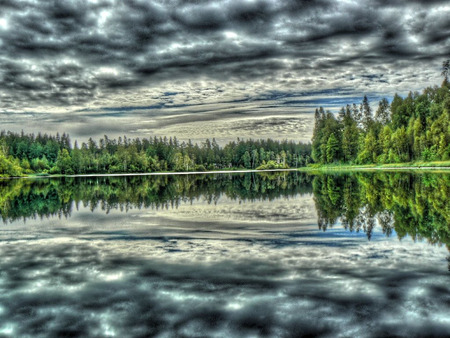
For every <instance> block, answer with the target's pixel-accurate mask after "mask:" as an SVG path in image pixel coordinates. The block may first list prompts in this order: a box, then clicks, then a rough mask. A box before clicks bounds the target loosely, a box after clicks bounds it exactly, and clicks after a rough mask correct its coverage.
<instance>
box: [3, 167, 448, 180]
mask: <svg viewBox="0 0 450 338" xmlns="http://www.w3.org/2000/svg"><path fill="white" fill-rule="evenodd" d="M372 170H382V171H402V170H405V171H410V170H414V171H427V170H432V171H436V170H442V171H445V172H447V171H450V165H448V166H426V165H416V166H414V165H405V166H402V165H395V166H394V165H378V166H377V165H367V166H364V165H341V166H339V165H335V166H333V165H320V166H314V165H313V166H308V167H300V168H288V169H266V170H258V169H236V170H210V171H180V172H171V171H164V172H149V173H115V174H101V173H98V174H76V175H42V174H41V175H39V174H37V175H34V174H33V175H28V176H22V177H0V179H2V178H3V179H8V178H48V177H55V178H56V177H107V176H111V177H120V176H161V175H210V174H245V173H270V172H327V171H333V172H338V171H372Z"/></svg>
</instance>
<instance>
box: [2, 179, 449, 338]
mask: <svg viewBox="0 0 450 338" xmlns="http://www.w3.org/2000/svg"><path fill="white" fill-rule="evenodd" d="M449 196H450V175H449V174H414V175H413V174H408V173H395V174H389V173H376V174H375V173H366V174H357V175H316V176H314V175H306V174H298V173H280V174H270V175H268V174H265V175H262V174H233V175H231V174H223V175H180V176H146V177H143V176H135V177H98V178H93V177H91V178H66V179H48V178H43V179H35V180H29V179H28V180H27V179H24V180H0V212H1V217H2V220H3V223H1V228H0V229H1V231H0V255H1V259H0V334H2V335H5V336H27V335H28V336H61V335H71V336H73V335H75V336H118V337H126V336H159V337H173V336H177V337H178V336H182V337H183V336H194V337H205V336H211V337H233V336H236V337H246V336H270V337H272V336H281V337H298V336H302V335H321V336H328V337H337V336H348V337H354V336H359V337H365V336H370V337H372V336H376V337H379V336H408V337H411V336H424V335H427V336H443V335H446V334H448V333H449V332H450V272H449V259H450V258H449V247H450V229H449V223H450V205H449Z"/></svg>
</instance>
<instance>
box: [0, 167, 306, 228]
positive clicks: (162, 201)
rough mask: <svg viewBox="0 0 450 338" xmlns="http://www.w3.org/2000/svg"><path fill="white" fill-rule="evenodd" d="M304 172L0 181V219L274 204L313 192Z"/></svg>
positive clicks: (12, 219)
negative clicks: (198, 204) (222, 203)
mask: <svg viewBox="0 0 450 338" xmlns="http://www.w3.org/2000/svg"><path fill="white" fill-rule="evenodd" d="M310 182H311V177H310V176H308V175H306V174H295V175H289V174H288V173H262V174H256V173H247V174H224V175H206V174H205V175H161V176H125V177H87V178H86V177H65V178H61V179H55V178H42V179H34V180H33V179H17V180H0V214H1V217H2V220H3V221H4V222H5V223H7V222H12V221H15V220H17V219H21V218H23V219H28V218H37V217H41V218H42V217H54V216H58V217H69V216H70V215H71V212H72V209H73V208H74V207H75V208H77V209H78V208H79V206H80V205H82V206H83V207H85V208H89V209H90V210H91V211H94V210H97V209H100V210H104V211H105V212H106V213H109V212H110V211H111V210H113V209H116V210H120V211H124V212H126V211H128V210H129V209H130V208H138V209H142V208H152V209H170V208H177V207H178V206H179V205H180V204H181V203H194V202H195V201H196V200H202V201H206V203H208V204H215V203H217V201H218V199H219V197H220V196H222V195H225V196H227V197H228V198H230V199H232V200H238V201H255V200H273V199H276V198H279V197H282V196H284V197H290V196H291V197H293V196H296V195H297V194H311V193H312V187H311V183H310Z"/></svg>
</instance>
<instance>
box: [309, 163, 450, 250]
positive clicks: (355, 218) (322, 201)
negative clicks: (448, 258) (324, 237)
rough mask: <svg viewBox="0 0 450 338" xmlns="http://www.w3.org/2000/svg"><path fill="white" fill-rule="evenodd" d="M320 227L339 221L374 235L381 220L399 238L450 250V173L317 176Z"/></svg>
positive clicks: (315, 186)
mask: <svg viewBox="0 0 450 338" xmlns="http://www.w3.org/2000/svg"><path fill="white" fill-rule="evenodd" d="M312 185H313V191H314V200H315V202H316V209H317V213H318V223H319V228H321V229H322V230H324V231H325V230H326V229H327V228H328V227H332V226H333V225H334V224H336V223H337V222H338V221H340V222H341V223H342V224H343V226H344V227H345V228H346V229H347V230H349V231H356V232H358V231H364V232H365V233H366V235H367V237H368V238H369V239H370V238H371V236H372V234H373V230H374V227H375V226H376V225H377V224H378V225H380V226H381V229H382V231H383V233H384V234H386V235H387V236H389V235H391V234H392V233H393V232H394V231H395V233H396V234H397V236H398V237H399V239H401V238H403V237H405V236H407V235H409V236H410V237H412V238H413V239H422V238H425V239H427V240H428V241H429V242H430V243H433V244H445V245H447V247H448V248H449V250H450V227H449V226H448V225H449V224H450V204H449V200H448V196H449V195H450V175H446V174H409V173H387V172H376V173H361V172H358V173H355V174H352V175H350V174H349V175H342V174H341V175H317V176H315V177H314V180H313V182H312Z"/></svg>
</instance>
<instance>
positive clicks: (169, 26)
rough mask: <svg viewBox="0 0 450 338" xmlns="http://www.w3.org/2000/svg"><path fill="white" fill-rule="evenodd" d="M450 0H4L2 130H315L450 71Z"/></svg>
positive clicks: (303, 137)
mask: <svg viewBox="0 0 450 338" xmlns="http://www.w3.org/2000/svg"><path fill="white" fill-rule="evenodd" d="M449 18H450V4H449V2H448V0H445V1H433V0H428V1H419V0H414V1H399V0H389V1H388V0H373V1H372V0H371V1H369V0H360V1H351V0H342V1H331V0H310V1H299V0H297V1H294V0H291V1H289V0H286V1H275V0H265V1H259V0H222V1H204V0H192V1H180V0H160V1H144V0H142V1H139V0H127V1H119V0H117V1H114V0H91V1H88V0H86V1H78V0H74V1H32V0H0V130H10V131H20V130H24V131H25V132H34V133H37V132H39V131H41V132H47V133H56V132H57V131H58V132H60V133H62V132H66V133H69V134H70V136H71V139H72V140H74V139H78V140H83V141H84V140H87V139H88V138H89V137H93V138H94V139H97V138H99V137H101V136H103V135H104V134H106V135H108V136H110V137H117V136H120V135H127V136H128V137H132V138H133V137H153V136H168V137H169V136H172V137H173V136H176V137H177V138H178V139H180V140H187V139H191V140H193V141H196V142H201V141H204V139H205V138H213V137H214V138H216V140H217V141H218V142H219V143H222V144H223V143H226V142H228V141H231V140H235V139H236V138H237V137H240V138H268V137H270V138H274V139H280V140H281V139H290V140H294V141H304V142H307V141H309V140H310V138H311V134H312V128H313V112H314V110H315V108H316V107H318V106H324V107H325V108H326V109H331V110H333V111H335V110H337V109H338V108H339V107H341V106H343V105H345V104H347V103H353V102H356V103H359V102H361V100H362V97H363V96H364V95H368V97H369V99H370V100H371V102H372V104H373V105H374V106H376V104H377V101H378V100H379V99H380V98H382V97H387V98H391V97H392V96H393V95H394V94H395V93H399V94H401V95H405V94H406V93H407V92H408V91H410V90H413V91H414V90H418V91H420V90H421V89H423V88H425V87H427V86H431V85H439V84H440V83H441V82H442V77H441V74H440V73H441V65H442V62H443V61H444V60H446V59H448V58H449V57H450V20H449Z"/></svg>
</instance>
